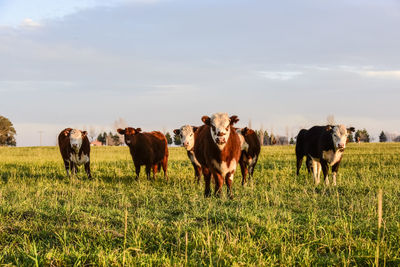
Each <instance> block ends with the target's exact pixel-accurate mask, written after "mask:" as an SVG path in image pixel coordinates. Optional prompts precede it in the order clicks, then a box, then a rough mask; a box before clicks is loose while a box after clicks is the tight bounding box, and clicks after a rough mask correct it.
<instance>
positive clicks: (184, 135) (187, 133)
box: [180, 125, 194, 151]
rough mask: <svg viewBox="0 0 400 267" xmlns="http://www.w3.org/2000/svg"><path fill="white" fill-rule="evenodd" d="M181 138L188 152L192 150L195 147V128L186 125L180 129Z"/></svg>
mask: <svg viewBox="0 0 400 267" xmlns="http://www.w3.org/2000/svg"><path fill="white" fill-rule="evenodd" d="M180 137H181V141H182V146H183V147H185V148H186V150H188V151H189V150H192V149H193V147H194V132H193V127H192V126H190V125H184V126H182V127H181V128H180Z"/></svg>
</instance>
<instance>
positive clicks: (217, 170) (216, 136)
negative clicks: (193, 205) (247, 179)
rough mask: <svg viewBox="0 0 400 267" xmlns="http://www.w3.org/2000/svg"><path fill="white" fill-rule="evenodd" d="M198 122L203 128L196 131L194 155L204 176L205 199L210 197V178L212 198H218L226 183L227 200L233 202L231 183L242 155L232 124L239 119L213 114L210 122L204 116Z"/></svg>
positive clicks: (224, 114)
mask: <svg viewBox="0 0 400 267" xmlns="http://www.w3.org/2000/svg"><path fill="white" fill-rule="evenodd" d="M201 120H202V121H203V122H204V124H205V125H203V126H202V127H200V128H199V129H198V130H197V131H196V133H197V136H196V142H195V144H194V153H195V156H196V158H197V160H198V161H199V162H200V164H201V167H202V171H203V175H204V180H205V192H204V194H205V196H206V197H209V196H210V195H211V188H210V182H211V175H212V176H213V177H214V180H215V195H216V196H220V195H221V193H222V186H223V184H224V181H225V182H226V185H227V192H228V196H229V197H230V198H232V189H231V187H232V181H233V176H234V173H235V171H236V165H237V163H238V162H239V158H240V151H241V145H240V139H239V136H238V134H237V133H236V131H235V129H234V128H233V124H235V123H236V122H238V121H239V119H238V117H237V116H231V117H228V114H226V113H215V114H213V115H212V116H211V118H210V117H208V116H203V117H202V118H201Z"/></svg>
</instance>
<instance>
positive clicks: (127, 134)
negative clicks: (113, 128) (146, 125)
mask: <svg viewBox="0 0 400 267" xmlns="http://www.w3.org/2000/svg"><path fill="white" fill-rule="evenodd" d="M141 131H142V129H140V128H132V127H128V128H125V129H121V128H118V129H117V132H118V133H119V134H121V135H123V136H124V139H125V143H126V144H127V145H128V146H129V145H130V144H131V143H132V138H133V137H134V136H135V134H137V133H140V132H141Z"/></svg>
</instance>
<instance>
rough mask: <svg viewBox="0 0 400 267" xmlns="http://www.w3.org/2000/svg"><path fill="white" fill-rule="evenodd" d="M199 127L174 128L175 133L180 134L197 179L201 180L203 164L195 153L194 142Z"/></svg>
mask: <svg viewBox="0 0 400 267" xmlns="http://www.w3.org/2000/svg"><path fill="white" fill-rule="evenodd" d="M198 128H199V127H196V126H190V125H184V126H182V127H181V128H179V129H175V130H174V134H176V135H179V137H180V138H181V142H182V146H183V147H184V148H185V149H186V153H187V155H188V158H189V159H190V161H191V162H192V165H193V168H194V175H195V180H196V181H197V183H199V182H200V178H201V164H200V163H199V162H198V161H197V159H196V156H195V155H194V143H195V138H196V131H197V129H198Z"/></svg>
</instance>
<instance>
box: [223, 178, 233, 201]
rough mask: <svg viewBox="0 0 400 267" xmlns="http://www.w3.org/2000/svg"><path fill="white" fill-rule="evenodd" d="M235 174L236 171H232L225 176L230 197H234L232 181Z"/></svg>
mask: <svg viewBox="0 0 400 267" xmlns="http://www.w3.org/2000/svg"><path fill="white" fill-rule="evenodd" d="M233 175H234V172H232V173H227V174H226V177H225V182H226V187H227V193H228V197H229V198H230V199H233V193H232V181H233Z"/></svg>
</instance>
